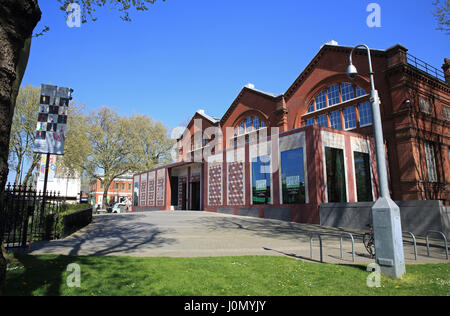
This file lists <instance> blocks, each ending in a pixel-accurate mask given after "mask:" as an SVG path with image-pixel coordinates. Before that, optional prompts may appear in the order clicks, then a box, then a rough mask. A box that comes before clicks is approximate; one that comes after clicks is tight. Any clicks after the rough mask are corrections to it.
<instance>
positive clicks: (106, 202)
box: [102, 180, 113, 210]
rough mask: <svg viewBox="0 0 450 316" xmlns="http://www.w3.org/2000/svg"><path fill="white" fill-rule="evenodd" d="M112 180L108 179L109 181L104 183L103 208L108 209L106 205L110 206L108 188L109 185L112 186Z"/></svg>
mask: <svg viewBox="0 0 450 316" xmlns="http://www.w3.org/2000/svg"><path fill="white" fill-rule="evenodd" d="M112 182H113V181H112V180H111V181H109V180H108V181H104V183H103V187H104V190H103V203H102V208H103V209H105V210H106V207H107V206H108V190H109V187H110V186H111V183H112Z"/></svg>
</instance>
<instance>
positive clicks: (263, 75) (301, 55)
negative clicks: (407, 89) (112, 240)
mask: <svg viewBox="0 0 450 316" xmlns="http://www.w3.org/2000/svg"><path fill="white" fill-rule="evenodd" d="M371 2H377V3H378V4H379V5H380V6H381V10H382V11H381V23H382V25H381V28H369V27H368V26H367V25H366V19H367V17H368V15H369V14H370V13H369V12H367V11H366V8H367V5H368V4H369V3H371ZM432 2H433V0H414V1H411V0H396V1H392V0H381V1H373V0H372V1H367V0H366V1H365V0H341V1H333V0H321V1H300V0H278V1H273V0H272V1H269V0H226V1H225V0H222V1H219V0H167V1H166V2H162V1H161V0H157V2H156V4H155V5H150V10H149V11H148V12H137V13H136V12H133V13H132V18H133V21H132V22H123V21H122V20H121V19H120V18H119V13H118V12H116V11H113V12H108V10H107V9H104V8H103V9H100V10H98V11H97V17H98V21H97V22H89V23H87V24H83V25H82V27H81V28H69V27H68V26H67V25H66V21H65V13H64V12H62V11H60V10H59V5H58V2H57V1H56V0H40V1H39V5H40V7H41V9H42V11H43V16H42V20H41V22H40V23H39V25H38V27H37V28H36V31H40V30H41V29H42V28H43V27H44V26H49V27H50V32H49V33H47V34H45V36H43V37H39V38H37V39H35V40H34V42H33V44H32V50H31V56H30V60H29V64H28V68H27V71H26V74H25V77H24V80H23V84H33V85H36V86H40V84H41V83H49V84H54V85H59V86H67V87H71V88H73V89H74V90H75V93H74V98H75V99H76V100H77V101H79V102H81V103H84V104H86V105H87V106H88V107H89V108H90V109H95V108H98V107H100V106H103V105H105V106H110V107H112V108H114V109H116V110H117V111H118V112H119V113H121V114H132V113H133V111H134V112H136V113H140V114H146V115H150V116H152V117H153V118H154V119H156V120H160V121H162V122H163V123H164V124H165V125H166V126H168V127H169V128H173V127H176V126H177V125H178V124H179V123H180V122H182V121H185V120H186V119H187V118H190V117H191V116H192V115H193V114H194V112H195V111H197V110H198V109H205V110H206V113H207V114H210V115H213V116H219V117H221V116H222V115H223V114H224V113H225V112H226V110H227V109H228V107H229V106H230V105H231V103H232V102H233V101H234V99H235V98H236V96H237V94H238V93H239V91H240V90H241V89H242V87H243V86H244V85H245V84H247V83H253V84H255V85H256V88H257V89H260V90H264V91H268V92H273V93H284V92H285V91H286V90H287V89H288V87H289V86H290V85H291V84H292V82H293V81H294V80H295V79H296V78H297V76H298V75H299V74H300V73H301V72H302V70H303V69H304V67H306V65H307V64H308V63H309V62H310V61H311V59H312V58H313V57H314V56H315V55H316V53H317V52H318V50H319V49H320V47H321V45H322V44H324V43H325V42H328V41H330V40H335V41H337V42H339V44H340V45H346V46H353V45H356V44H359V43H366V44H368V45H369V46H370V47H372V48H378V49H386V48H388V47H391V46H393V45H395V44H397V43H400V44H402V45H404V46H405V47H407V48H408V49H409V52H410V53H411V54H413V55H415V56H416V57H419V58H421V59H423V60H425V61H427V62H428V63H430V64H432V65H433V66H435V67H438V68H440V67H441V65H442V63H443V58H444V57H450V37H449V36H448V35H445V33H443V32H441V31H437V30H436V22H435V20H434V18H433V16H432V9H433V7H432ZM11 173H12V172H11Z"/></svg>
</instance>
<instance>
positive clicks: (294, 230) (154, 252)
mask: <svg viewBox="0 0 450 316" xmlns="http://www.w3.org/2000/svg"><path fill="white" fill-rule="evenodd" d="M345 232H351V233H352V234H353V237H354V239H355V263H357V264H369V263H372V262H374V260H373V259H371V258H370V257H369V255H368V253H367V251H366V250H365V248H364V245H363V243H362V236H363V233H364V232H362V231H351V230H344V229H339V228H329V227H322V226H317V225H306V224H298V223H290V222H283V221H278V220H270V219H259V218H253V217H240V216H233V215H225V214H216V213H209V212H187V211H175V212H149V213H134V214H108V215H95V216H94V220H93V223H92V224H91V225H89V226H88V227H86V228H84V229H83V230H81V231H79V232H78V233H76V234H74V235H72V236H70V237H68V238H66V239H64V240H59V241H50V242H39V243H34V244H32V246H31V249H30V252H31V253H32V254H63V255H83V256H87V255H114V256H136V257H215V256H244V255H245V256H247V255H250V256H260V255H264V256H288V257H291V258H296V259H300V260H307V261H313V262H320V251H319V241H318V238H314V239H313V256H312V258H311V253H310V236H311V234H314V236H317V234H320V235H321V238H322V246H323V249H322V252H323V262H326V263H338V264H353V260H352V243H351V240H350V238H348V237H345V238H344V239H343V258H341V252H340V236H341V234H343V233H345ZM431 244H432V247H431V256H430V257H427V250H426V246H425V245H426V243H425V240H424V239H423V238H418V240H417V245H418V260H417V261H416V260H414V249H413V247H412V242H411V240H410V239H409V238H408V237H406V236H405V239H404V245H405V246H404V248H405V260H406V263H407V264H416V263H439V262H449V261H448V260H446V258H445V252H444V247H443V246H442V245H443V242H442V241H440V240H434V239H433V240H432V242H431Z"/></svg>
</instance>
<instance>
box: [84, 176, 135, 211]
mask: <svg viewBox="0 0 450 316" xmlns="http://www.w3.org/2000/svg"><path fill="white" fill-rule="evenodd" d="M104 191H105V189H104V187H103V184H102V183H101V181H100V180H98V179H93V180H92V181H91V185H90V194H89V196H90V200H91V204H93V205H100V206H101V205H102V204H103V193H104ZM132 192H133V176H132V175H124V176H121V177H119V178H117V179H115V180H114V181H113V182H112V183H111V185H110V186H109V189H108V201H107V204H112V203H117V202H121V201H123V200H125V199H127V198H129V199H131V198H132Z"/></svg>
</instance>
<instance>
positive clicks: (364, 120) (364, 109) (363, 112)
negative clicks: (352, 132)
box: [358, 102, 372, 126]
mask: <svg viewBox="0 0 450 316" xmlns="http://www.w3.org/2000/svg"><path fill="white" fill-rule="evenodd" d="M358 111H359V125H360V126H366V125H370V124H372V109H371V105H370V102H364V103H361V104H360V105H359V106H358Z"/></svg>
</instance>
